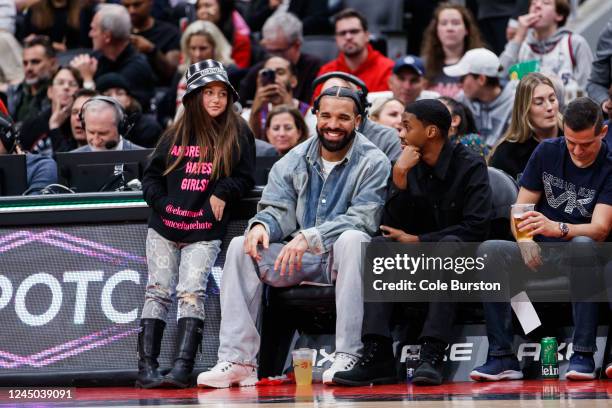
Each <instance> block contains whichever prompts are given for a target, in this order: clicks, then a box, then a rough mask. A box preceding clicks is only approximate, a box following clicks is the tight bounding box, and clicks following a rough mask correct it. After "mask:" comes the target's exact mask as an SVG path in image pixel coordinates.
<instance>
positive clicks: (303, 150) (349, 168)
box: [247, 133, 391, 254]
mask: <svg viewBox="0 0 612 408" xmlns="http://www.w3.org/2000/svg"><path fill="white" fill-rule="evenodd" d="M390 172H391V164H390V163H389V159H387V157H386V156H385V154H384V153H383V152H382V151H380V150H379V149H378V148H377V147H376V146H374V145H373V144H372V143H371V142H370V141H368V140H367V139H366V137H365V136H363V135H362V134H360V133H357V135H356V136H355V139H354V140H353V143H352V145H351V147H350V149H349V151H348V152H347V154H346V156H345V157H344V159H342V161H341V162H340V163H338V164H337V165H336V166H335V167H334V168H333V170H332V171H331V172H330V174H329V175H328V176H327V179H325V178H324V177H323V175H322V161H321V153H320V144H319V140H318V138H316V137H311V138H310V139H308V140H307V141H305V142H303V143H302V144H300V145H298V146H296V147H295V148H294V149H292V150H291V151H290V152H289V153H287V154H286V155H285V156H284V157H283V158H282V159H281V160H279V161H278V162H277V163H276V164H275V165H274V166H273V167H272V170H271V171H270V175H269V176H268V184H267V185H266V187H265V189H264V191H263V193H262V196H261V201H260V202H259V204H258V208H257V210H258V213H257V215H255V217H253V218H252V219H251V220H250V221H249V225H248V228H247V231H248V230H249V229H251V226H252V225H253V224H255V223H260V224H262V225H263V226H264V227H265V228H266V231H267V232H268V234H269V238H270V242H279V241H282V240H283V239H284V238H286V237H289V236H293V235H296V234H298V233H300V232H301V233H302V234H303V235H304V237H305V238H306V240H307V241H308V247H309V251H310V252H312V253H314V254H322V253H325V252H328V251H329V250H330V249H331V246H332V245H333V244H334V242H335V241H336V239H337V238H338V237H339V236H340V234H342V233H343V232H344V231H347V230H352V229H354V230H359V231H363V232H365V233H366V234H369V235H374V233H375V232H376V231H377V230H378V227H379V225H380V224H379V222H380V217H381V214H382V209H383V206H384V203H385V194H386V189H387V181H388V179H389V175H390Z"/></svg>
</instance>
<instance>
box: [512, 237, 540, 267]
mask: <svg viewBox="0 0 612 408" xmlns="http://www.w3.org/2000/svg"><path fill="white" fill-rule="evenodd" d="M517 244H518V246H519V249H520V250H521V256H522V257H523V262H525V265H526V266H527V267H528V268H529V269H531V270H532V271H534V272H536V271H537V270H538V268H539V267H540V266H542V256H541V254H540V246H539V245H538V243H537V242H534V241H520V242H517Z"/></svg>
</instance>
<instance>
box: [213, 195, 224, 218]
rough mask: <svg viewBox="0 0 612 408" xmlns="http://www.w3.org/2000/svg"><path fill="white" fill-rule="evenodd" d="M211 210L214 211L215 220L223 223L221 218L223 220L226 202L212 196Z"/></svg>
mask: <svg viewBox="0 0 612 408" xmlns="http://www.w3.org/2000/svg"><path fill="white" fill-rule="evenodd" d="M210 208H211V209H212V212H213V215H214V216H215V219H216V220H217V221H221V218H223V210H224V209H225V201H223V200H222V199H220V198H219V197H217V196H216V195H214V194H212V195H211V196H210Z"/></svg>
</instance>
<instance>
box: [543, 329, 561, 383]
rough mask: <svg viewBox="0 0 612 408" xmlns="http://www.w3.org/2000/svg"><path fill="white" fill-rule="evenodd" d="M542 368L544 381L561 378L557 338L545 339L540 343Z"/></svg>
mask: <svg viewBox="0 0 612 408" xmlns="http://www.w3.org/2000/svg"><path fill="white" fill-rule="evenodd" d="M540 366H541V369H542V372H541V374H542V378H543V379H549V378H559V361H558V360H557V339H556V338H555V337H544V338H543V339H542V341H541V342H540Z"/></svg>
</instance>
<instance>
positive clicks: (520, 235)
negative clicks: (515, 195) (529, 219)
mask: <svg viewBox="0 0 612 408" xmlns="http://www.w3.org/2000/svg"><path fill="white" fill-rule="evenodd" d="M534 210H535V204H513V205H512V206H511V207H510V216H511V217H512V222H513V223H514V230H515V231H516V240H517V241H519V242H520V241H533V237H532V236H530V235H529V232H528V231H519V229H518V225H519V224H520V223H521V222H523V221H524V219H523V214H525V213H526V212H529V211H534Z"/></svg>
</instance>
